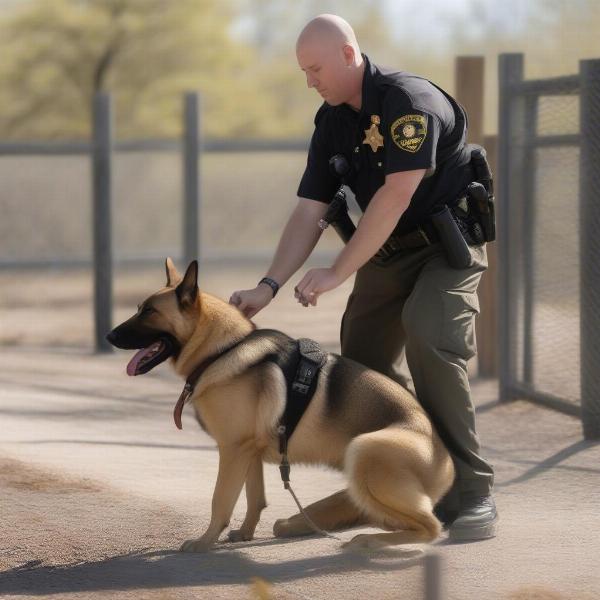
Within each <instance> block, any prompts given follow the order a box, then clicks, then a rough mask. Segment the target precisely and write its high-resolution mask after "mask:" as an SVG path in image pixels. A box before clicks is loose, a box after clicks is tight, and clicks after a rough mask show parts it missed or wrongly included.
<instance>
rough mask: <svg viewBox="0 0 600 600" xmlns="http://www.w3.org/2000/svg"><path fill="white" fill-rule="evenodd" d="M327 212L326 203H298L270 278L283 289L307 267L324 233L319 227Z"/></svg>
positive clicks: (304, 199) (276, 252)
mask: <svg viewBox="0 0 600 600" xmlns="http://www.w3.org/2000/svg"><path fill="white" fill-rule="evenodd" d="M326 212H327V204H325V203H324V202H319V201H317V200H309V199H307V198H299V199H298V204H297V205H296V208H295V209H294V211H293V212H292V214H291V215H290V218H289V219H288V222H287V224H286V226H285V228H284V230H283V233H282V234H281V239H280V240H279V244H278V246H277V250H276V251H275V255H274V256H273V261H272V263H271V267H270V268H269V270H268V272H267V275H266V276H267V277H271V278H272V279H274V280H275V281H276V282H277V283H278V284H279V285H280V286H283V284H284V283H285V282H286V281H287V280H288V279H289V278H290V277H291V276H292V275H293V274H294V273H295V272H296V271H297V270H298V269H299V268H300V267H301V266H302V265H303V264H304V263H305V261H306V259H307V258H308V257H309V256H310V253H311V252H312V251H313V249H314V247H315V246H316V245H317V242H318V241H319V238H320V237H321V234H322V233H323V230H322V229H321V228H320V227H319V225H318V223H319V219H321V218H323V217H324V216H325V213H326Z"/></svg>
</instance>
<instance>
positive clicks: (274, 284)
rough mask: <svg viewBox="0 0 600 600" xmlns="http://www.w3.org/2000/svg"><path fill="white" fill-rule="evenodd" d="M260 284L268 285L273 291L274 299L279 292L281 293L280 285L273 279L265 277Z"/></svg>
mask: <svg viewBox="0 0 600 600" xmlns="http://www.w3.org/2000/svg"><path fill="white" fill-rule="evenodd" d="M258 283H259V284H261V283H266V284H267V285H268V286H269V287H270V288H271V289H272V290H273V298H275V296H276V295H277V292H278V291H279V284H278V283H277V282H276V281H275V280H274V279H271V278H270V277H263V278H262V279H261V280H260V281H259V282H258Z"/></svg>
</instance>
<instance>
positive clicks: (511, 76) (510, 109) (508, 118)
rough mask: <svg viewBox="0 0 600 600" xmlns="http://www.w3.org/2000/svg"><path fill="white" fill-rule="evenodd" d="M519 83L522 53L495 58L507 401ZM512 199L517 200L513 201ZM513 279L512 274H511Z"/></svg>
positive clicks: (501, 359)
mask: <svg viewBox="0 0 600 600" xmlns="http://www.w3.org/2000/svg"><path fill="white" fill-rule="evenodd" d="M522 80H523V54H501V55H500V56H499V57H498V91H499V110H498V203H497V210H496V215H497V219H498V226H497V244H498V266H499V272H498V284H499V285H498V325H497V330H498V334H499V335H498V340H499V356H498V366H499V399H500V400H501V401H506V400H510V399H511V390H510V387H511V385H510V384H511V378H512V375H513V373H515V365H516V356H515V354H516V353H515V352H512V351H511V350H512V349H511V347H510V346H511V332H510V328H511V327H514V324H515V323H516V322H517V321H516V319H515V318H514V309H513V300H514V296H515V294H514V293H513V286H514V281H511V273H510V271H509V265H510V259H511V256H512V252H511V240H512V236H511V221H510V215H511V211H512V208H511V198H512V197H513V195H514V196H516V195H517V189H516V186H518V185H519V178H518V177H514V173H513V169H511V160H514V159H515V157H513V156H511V153H512V152H513V150H514V141H515V140H514V139H513V132H514V131H515V118H516V115H515V109H516V105H515V99H514V91H513V90H512V89H511V87H512V86H513V85H514V84H517V83H520V82H521V81H522ZM514 200H518V199H517V198H514ZM512 275H513V276H514V274H512Z"/></svg>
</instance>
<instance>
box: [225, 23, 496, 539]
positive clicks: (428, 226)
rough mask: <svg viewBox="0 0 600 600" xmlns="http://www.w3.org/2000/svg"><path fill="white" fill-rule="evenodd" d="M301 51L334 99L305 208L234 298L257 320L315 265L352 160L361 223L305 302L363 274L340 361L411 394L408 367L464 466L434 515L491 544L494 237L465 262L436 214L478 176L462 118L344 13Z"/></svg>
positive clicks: (306, 68) (303, 196) (313, 273)
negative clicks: (487, 440) (477, 323)
mask: <svg viewBox="0 0 600 600" xmlns="http://www.w3.org/2000/svg"><path fill="white" fill-rule="evenodd" d="M296 55H297V59H298V64H299V66H300V68H301V69H302V71H303V72H304V74H305V76H306V82H307V85H308V87H309V88H314V89H315V90H316V91H317V93H318V94H319V95H320V96H321V97H322V98H323V100H324V102H323V104H322V106H321V107H320V108H319V110H318V112H317V114H316V117H315V131H314V133H313V136H312V140H311V143H310V149H309V153H308V160H307V166H306V170H305V172H304V175H303V177H302V180H301V182H300V186H299V189H298V196H299V200H298V204H297V206H296V208H295V210H294V211H293V213H292V215H291V217H290V219H289V221H288V223H287V225H286V227H285V229H284V231H283V234H282V236H281V240H280V242H279V245H278V247H277V250H276V253H275V256H274V259H273V262H272V265H271V267H270V269H269V271H268V272H267V274H266V276H265V277H264V278H263V279H262V280H261V281H260V282H259V284H258V285H257V287H256V288H255V289H253V290H241V291H236V292H234V293H233V294H232V296H231V299H230V302H232V303H233V304H236V305H237V306H238V307H239V308H240V310H242V311H243V312H244V313H245V314H246V315H247V316H248V317H252V316H254V315H255V314H256V313H257V312H258V311H259V310H261V309H262V308H264V307H265V306H266V305H267V304H268V303H269V302H270V301H271V299H272V298H273V296H274V295H275V294H276V293H277V291H278V289H279V287H280V286H282V285H284V284H285V283H286V282H287V281H288V280H289V279H290V278H291V277H292V275H294V273H296V271H298V269H299V268H300V267H301V266H302V265H303V264H304V262H305V261H306V259H307V258H308V256H309V255H310V253H311V252H312V250H313V249H314V247H315V245H316V243H317V241H318V240H319V238H320V236H321V233H322V230H321V229H320V228H319V227H318V225H317V224H318V222H319V220H320V219H321V218H322V217H323V216H324V215H325V213H326V210H327V205H328V203H329V202H330V201H331V199H332V197H333V195H334V193H335V191H336V189H337V188H338V186H339V185H340V181H339V180H338V178H337V177H336V175H335V174H334V173H332V172H331V170H330V168H329V159H330V158H331V157H332V156H333V155H335V154H343V155H344V156H345V157H346V158H347V159H348V161H349V163H350V165H351V171H350V174H349V175H348V176H347V177H346V179H345V183H346V184H347V185H348V186H349V187H350V188H351V190H352V191H353V192H354V194H355V197H356V200H357V203H358V205H359V206H360V207H361V208H362V210H363V215H362V217H361V219H360V222H359V224H358V227H357V229H356V231H355V233H354V234H353V236H352V238H351V239H350V241H349V242H348V243H347V244H346V246H345V247H344V249H343V250H342V251H341V252H340V254H339V256H338V257H337V259H336V260H335V262H334V263H333V265H332V266H331V267H328V268H320V269H311V270H309V271H308V272H307V273H306V274H305V275H304V277H303V278H302V279H301V280H300V281H299V283H298V284H297V285H296V287H295V288H294V289H295V297H296V298H297V299H298V302H300V303H301V304H303V305H304V306H305V307H306V306H316V305H317V301H318V298H319V296H320V295H321V294H323V293H326V292H327V291H329V290H332V289H334V288H336V287H337V286H339V285H340V284H341V283H343V282H344V281H345V280H346V279H347V278H348V277H350V276H351V275H352V274H353V273H355V272H356V278H355V282H354V288H353V290H352V293H351V295H350V297H349V298H348V302H347V306H346V310H345V312H344V315H343V317H342V324H341V332H340V337H341V348H342V355H344V356H346V357H349V358H352V359H354V360H357V361H359V362H361V363H363V364H365V365H367V366H369V367H371V368H373V369H376V370H377V371H380V372H381V373H384V374H385V375H388V376H389V377H391V378H393V379H395V380H396V381H398V382H399V383H401V384H402V385H404V386H405V387H409V386H410V381H409V379H408V378H407V377H406V376H405V375H404V373H403V371H402V369H401V365H402V363H403V361H404V360H406V362H407V364H408V367H409V370H410V375H411V377H412V383H413V385H414V391H415V393H416V396H417V398H418V400H419V402H420V403H421V404H422V405H423V407H424V408H425V410H426V411H427V412H428V414H429V415H430V417H431V419H432V421H433V423H434V424H435V426H436V428H437V430H438V432H439V434H440V436H441V437H442V439H443V440H444V442H445V444H446V446H447V447H448V450H449V451H450V452H451V454H452V456H453V459H454V462H455V466H456V472H457V478H456V481H455V485H454V487H453V489H452V490H451V492H450V493H449V494H448V495H447V496H446V498H445V499H444V500H443V501H442V502H441V503H440V505H438V507H437V508H436V514H437V515H438V518H440V520H441V521H442V522H443V524H444V526H445V527H446V528H449V535H450V538H451V539H454V540H460V541H469V540H479V539H485V538H490V537H493V536H494V535H495V534H496V525H497V520H498V516H497V512H496V507H495V504H494V501H493V499H492V497H491V489H492V485H493V470H492V468H491V466H490V465H489V464H488V463H487V462H486V461H485V460H484V459H483V458H482V457H481V455H480V448H479V440H478V436H477V433H476V431H475V414H474V413H475V411H474V408H473V404H472V401H471V397H470V387H469V381H468V376H467V361H468V359H470V358H471V357H473V356H474V355H475V353H476V344H475V331H474V319H475V316H476V314H477V313H478V312H479V305H478V300H477V293H476V292H477V285H478V283H479V280H480V277H481V274H482V273H483V271H484V270H485V269H486V268H487V257H486V249H485V243H484V242H483V240H481V239H473V238H471V239H467V240H466V241H467V242H468V243H470V246H469V247H468V253H469V254H470V266H468V267H465V268H453V267H451V266H450V265H449V263H448V259H447V258H446V254H445V251H444V248H443V247H442V245H441V243H440V241H439V237H438V235H437V230H436V229H435V227H434V226H433V225H432V222H431V220H430V216H431V214H432V213H433V212H434V211H436V210H439V209H440V207H443V206H444V205H450V206H455V205H457V203H458V202H459V200H460V199H461V197H462V198H464V196H465V193H466V187H467V185H468V184H469V183H471V182H472V181H474V180H475V174H474V169H473V167H472V164H471V156H470V149H469V148H468V147H467V145H466V141H465V140H466V115H465V113H464V110H463V109H462V107H461V106H460V105H459V104H458V103H457V102H456V101H455V100H454V99H453V98H452V97H451V96H449V95H448V94H447V93H446V92H444V91H443V90H441V89H440V88H438V87H437V86H435V85H433V84H432V83H431V82H429V81H427V80H425V79H423V78H420V77H417V76H415V75H413V74H411V73H407V72H401V71H394V70H390V69H385V68H382V67H379V66H377V65H375V64H373V63H371V62H370V61H369V59H368V57H367V56H366V55H364V54H361V52H360V48H359V46H358V42H357V40H356V36H355V35H354V32H353V30H352V28H351V27H350V25H349V24H348V23H347V22H346V21H344V20H343V19H341V18H340V17H338V16H335V15H320V16H318V17H316V18H315V19H313V20H312V21H310V22H309V23H308V24H307V25H306V27H305V28H304V29H303V30H302V32H301V33H300V36H299V37H298V41H297V45H296ZM463 202H464V200H463ZM463 206H464V205H463Z"/></svg>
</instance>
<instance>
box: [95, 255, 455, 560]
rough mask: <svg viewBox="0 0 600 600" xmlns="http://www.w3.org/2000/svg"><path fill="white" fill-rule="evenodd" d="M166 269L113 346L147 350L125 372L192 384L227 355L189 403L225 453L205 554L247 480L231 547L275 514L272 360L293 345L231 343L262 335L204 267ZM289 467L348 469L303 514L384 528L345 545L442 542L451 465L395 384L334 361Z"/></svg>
mask: <svg viewBox="0 0 600 600" xmlns="http://www.w3.org/2000/svg"><path fill="white" fill-rule="evenodd" d="M166 271H167V283H166V286H165V287H163V288H161V289H159V290H158V291H157V292H155V293H154V294H152V295H151V296H149V297H148V298H147V299H146V300H144V301H143V302H142V303H141V304H140V305H139V307H138V312H137V313H136V314H135V315H133V316H132V317H131V318H130V319H128V320H127V321H125V322H124V323H122V324H121V325H119V326H118V327H116V328H115V329H113V330H112V331H111V332H110V333H109V334H108V335H107V339H108V340H109V341H110V342H111V343H112V344H113V345H115V346H116V347H118V348H125V349H136V350H137V349H140V350H139V351H138V352H137V353H136V354H135V356H134V357H133V358H132V359H131V361H130V362H129V364H128V366H127V373H128V374H129V375H141V374H143V373H147V372H148V371H150V370H151V369H153V368H154V367H156V366H157V365H159V364H160V363H162V362H163V361H165V360H167V359H170V361H171V364H172V366H173V368H174V369H175V371H176V373H178V374H179V375H181V376H182V377H183V378H187V377H188V376H189V375H190V374H191V373H192V372H194V370H195V369H196V368H197V367H198V365H200V364H201V363H202V362H203V361H205V360H206V359H207V357H211V356H218V358H217V359H216V360H214V362H212V363H211V364H210V366H208V368H207V369H206V370H205V371H204V372H203V374H202V376H201V377H200V379H199V380H198V382H197V384H196V386H195V388H194V391H193V393H192V395H191V397H190V398H189V400H190V402H191V403H192V404H193V406H194V409H195V411H196V416H197V418H198V420H199V422H200V424H201V425H202V427H203V428H204V429H205V430H206V432H207V433H208V434H209V435H210V436H212V437H213V438H214V439H215V441H216V443H217V445H218V450H219V472H218V476H217V482H216V486H215V490H214V494H213V499H212V514H211V519H210V524H209V526H208V528H207V530H206V531H205V532H204V534H203V535H202V536H201V537H199V538H198V539H192V540H187V541H186V542H184V543H183V545H182V546H181V548H180V549H181V550H182V551H184V552H204V551H207V550H208V549H210V548H211V546H213V544H214V543H215V542H216V540H217V539H218V537H219V535H220V534H221V533H222V532H223V530H224V529H225V528H226V527H227V526H228V524H229V520H230V518H231V514H232V512H233V509H234V506H235V503H236V501H237V499H238V497H239V494H240V492H241V490H242V487H243V485H244V483H245V484H246V497H247V506H248V509H247V512H246V516H245V519H244V521H243V523H242V525H241V527H240V529H238V530H231V531H230V532H229V539H230V540H232V541H242V540H250V539H252V537H253V535H254V530H255V528H256V525H257V523H258V521H259V518H260V514H261V511H262V509H263V508H265V506H266V500H265V491H264V482H263V462H265V461H266V462H269V463H279V461H280V454H279V445H278V434H277V426H278V423H279V419H280V417H281V415H282V414H283V412H284V408H285V403H286V394H287V388H286V380H285V378H284V376H283V373H282V370H281V369H280V368H279V367H278V366H277V365H276V364H275V363H273V362H270V361H264V360H263V358H264V357H265V356H266V355H268V354H273V353H277V352H278V351H280V350H281V336H284V337H285V338H287V336H285V334H282V333H281V332H277V331H275V330H257V331H261V332H263V331H264V332H266V334H265V335H263V336H262V337H260V338H258V339H257V341H256V342H255V343H246V344H244V343H241V344H238V345H237V346H234V344H235V343H236V342H243V341H244V339H245V338H247V337H248V336H249V335H250V334H251V333H252V332H253V331H254V330H256V326H255V325H254V323H253V322H252V321H251V320H250V319H248V318H247V317H246V316H244V315H243V314H242V313H241V312H240V310H239V309H238V308H237V307H235V306H233V305H231V304H229V303H227V302H225V301H224V300H221V299H220V298H217V297H215V296H213V295H211V294H208V293H206V292H201V291H200V290H199V289H198V282H197V280H198V263H197V262H196V261H193V262H192V263H191V264H190V265H189V266H188V268H187V270H186V272H185V275H184V276H183V277H182V276H181V275H180V274H179V273H178V272H177V269H176V268H175V266H174V264H173V262H172V260H171V259H170V258H167V260H166ZM269 332H272V333H273V335H270V333H269ZM287 339H288V340H289V339H290V338H287ZM230 347H233V348H232V349H230V350H227V349H228V348H230ZM224 350H227V351H225V352H224ZM288 458H289V462H290V464H293V463H303V464H319V465H323V464H325V465H328V466H330V467H333V468H335V469H338V470H340V471H344V472H345V475H346V477H347V481H348V484H347V488H346V489H344V490H341V491H339V492H337V493H335V494H333V495H331V496H328V497H327V498H324V499H322V500H319V501H318V502H315V503H314V504H311V505H310V506H308V507H307V508H306V512H307V513H308V515H309V517H310V518H311V519H312V520H313V521H314V523H316V524H317V525H318V526H319V527H321V528H322V529H324V530H329V531H332V530H336V529H342V528H348V527H352V526H355V525H359V524H361V525H363V524H364V525H366V524H369V525H372V526H375V527H379V528H381V529H383V530H385V531H386V532H385V533H374V534H363V535H357V536H355V537H354V538H352V540H351V541H349V542H347V543H346V544H344V545H345V546H346V547H349V548H366V549H376V548H381V547H383V546H388V545H396V544H410V543H419V542H431V541H433V540H435V539H436V538H437V537H438V536H439V534H440V531H441V525H440V522H439V521H438V520H437V518H436V517H435V516H434V514H433V512H432V509H433V507H434V506H435V504H436V503H437V502H438V500H440V499H441V498H442V497H443V495H444V494H445V493H446V492H447V491H448V489H449V488H450V486H451V485H452V482H453V480H454V476H455V473H454V465H453V462H452V459H451V458H450V455H449V453H448V451H447V450H446V448H445V447H444V445H443V443H442V442H441V440H440V438H439V437H438V435H437V433H436V431H435V429H434V428H433V426H432V424H431V422H430V420H429V418H428V417H427V415H426V414H425V412H424V410H423V409H422V407H421V405H420V404H419V403H418V401H417V400H416V398H415V397H414V396H413V395H412V394H411V393H410V392H409V391H408V390H406V389H405V388H403V387H402V386H400V385H399V384H398V383H396V382H394V381H392V380H391V379H389V378H388V377H386V376H384V375H382V374H380V373H378V372H376V371H374V370H372V369H369V368H367V367H365V366H363V365H361V364H359V363H357V362H355V361H353V360H350V359H348V358H344V357H342V356H339V355H337V354H332V353H328V354H327V358H326V362H325V363H324V365H323V367H322V369H321V372H320V374H319V378H318V382H317V387H316V391H315V394H314V396H313V398H312V400H311V402H310V404H309V405H308V408H307V409H306V412H305V413H304V414H303V416H302V417H301V419H300V421H299V423H298V425H297V427H296V429H295V431H294V433H293V435H292V436H291V438H290V439H289V445H288ZM273 533H274V535H275V536H277V537H291V536H297V535H306V534H309V533H312V529H311V528H310V527H309V526H308V525H307V523H306V521H305V519H304V518H303V516H302V514H295V515H293V516H292V517H290V518H288V519H279V520H277V521H276V522H275V524H274V527H273Z"/></svg>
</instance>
